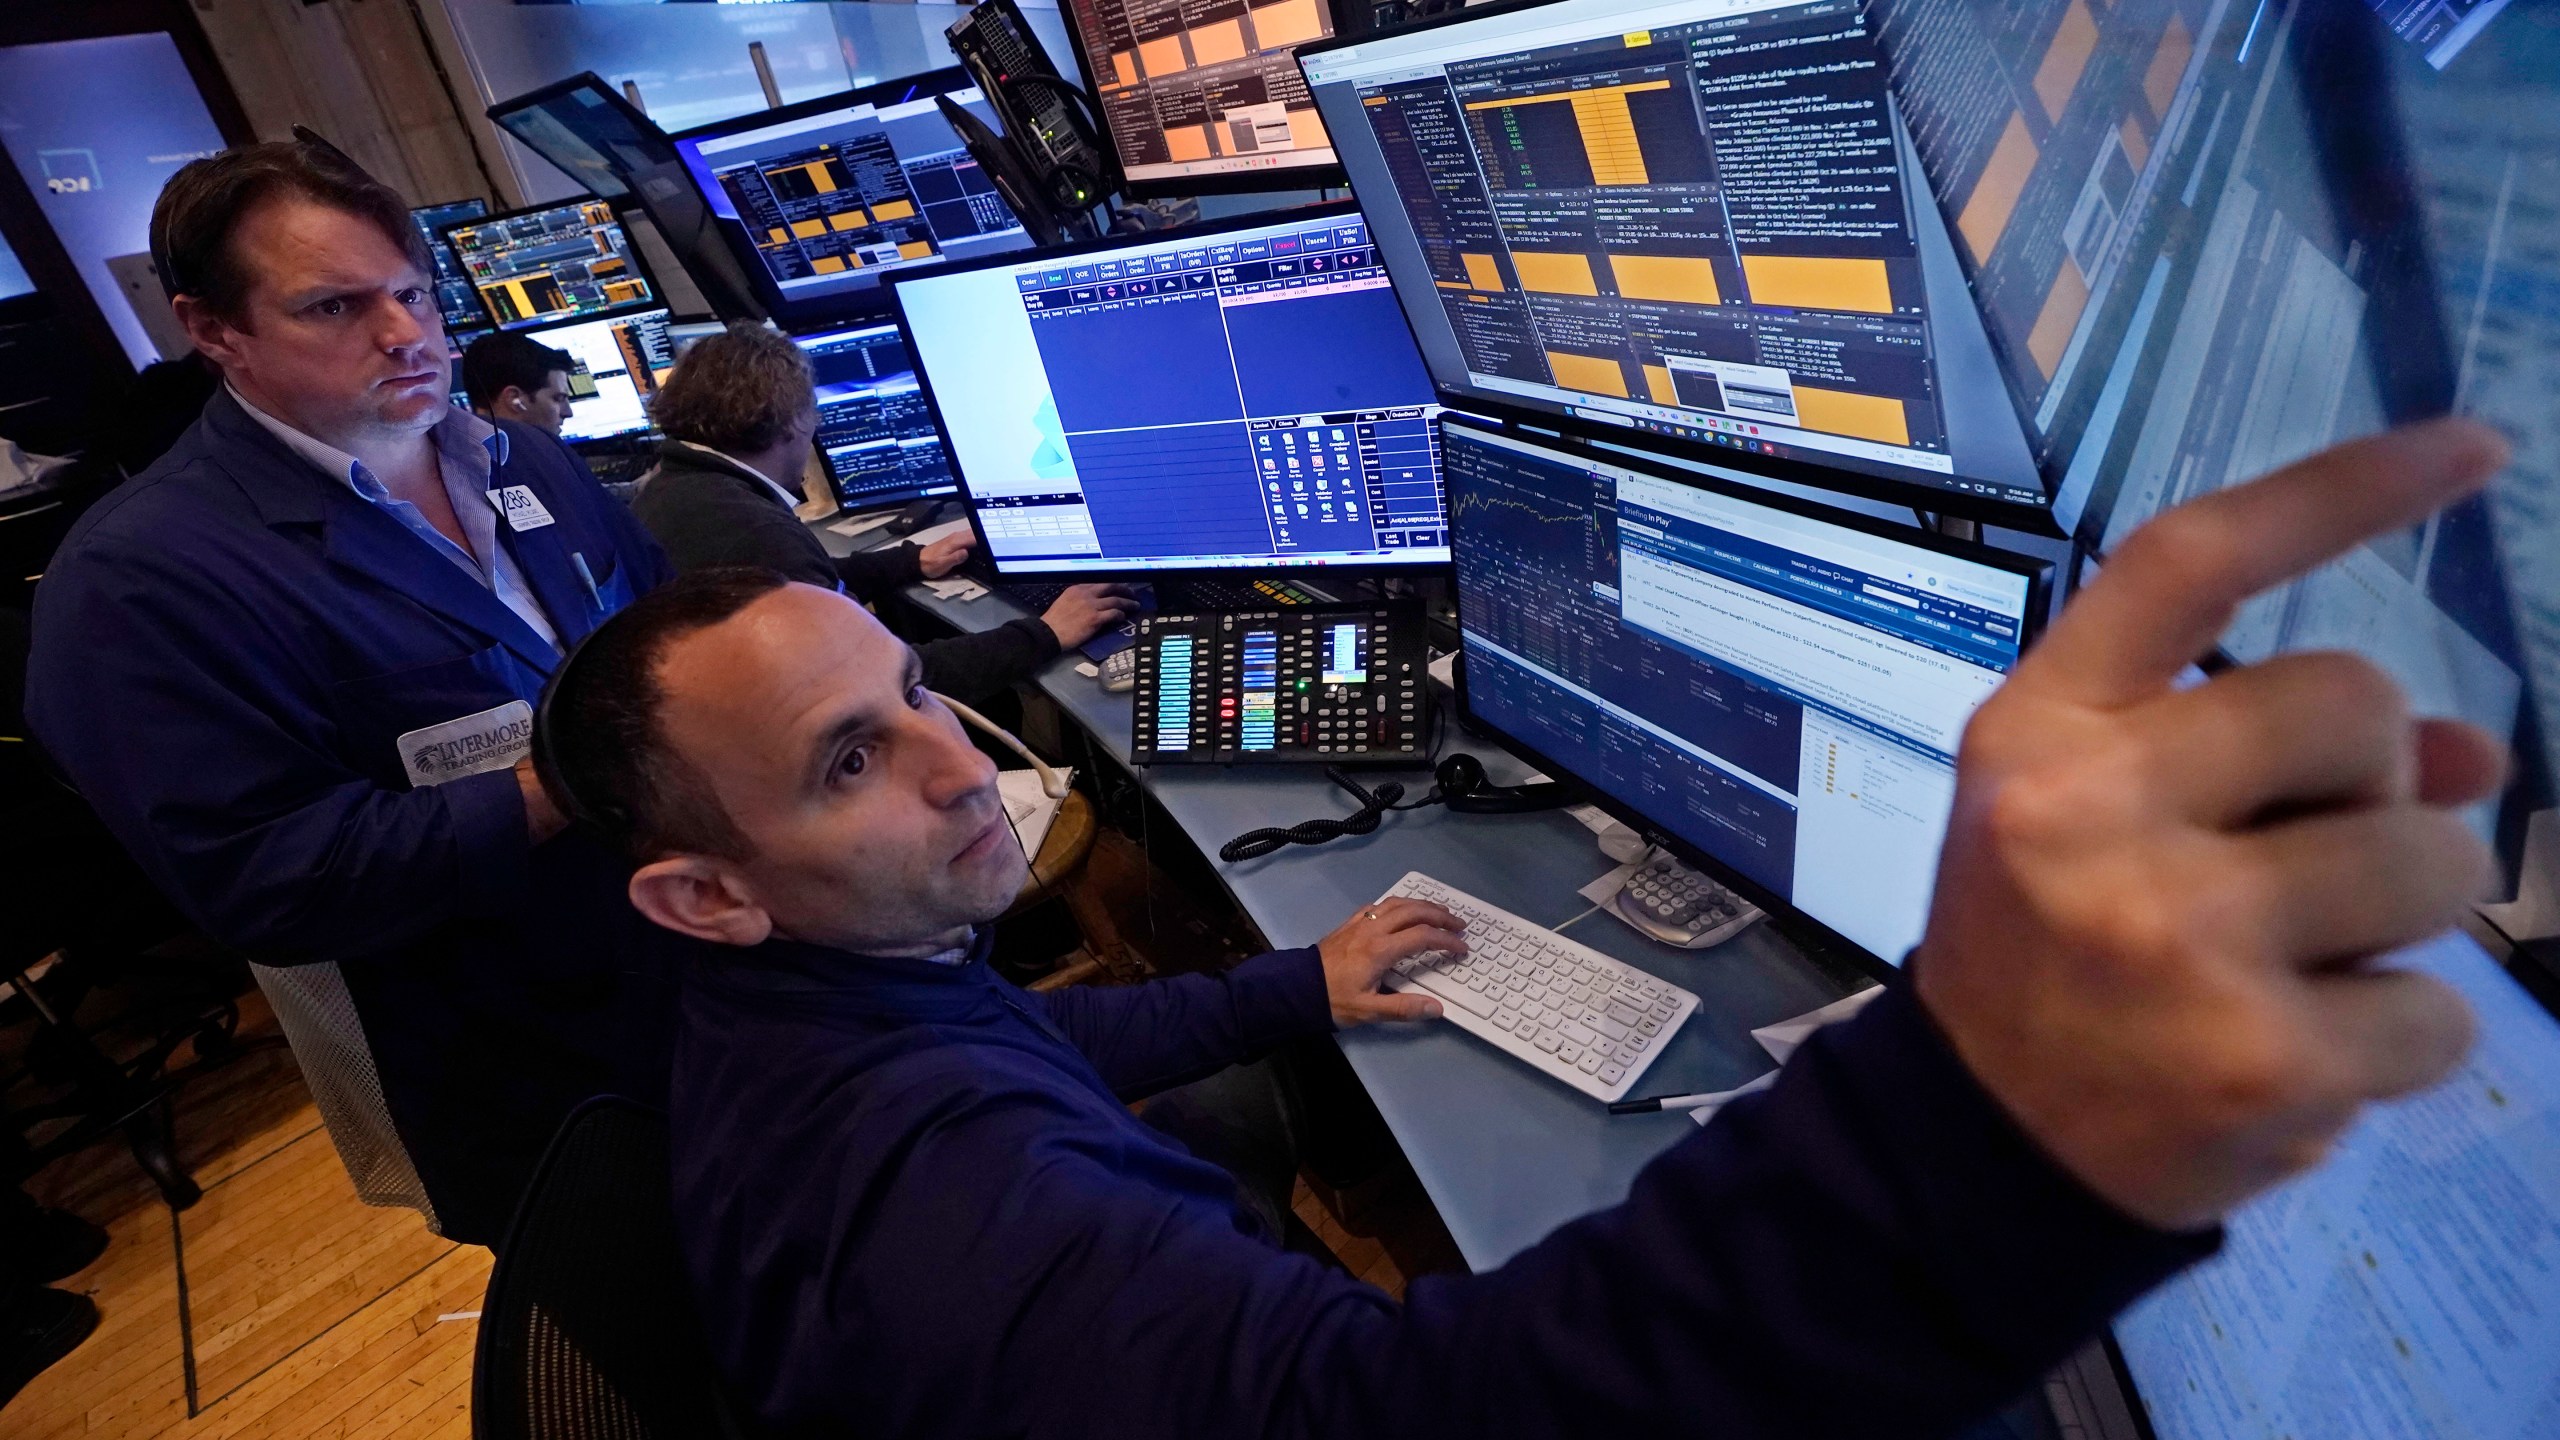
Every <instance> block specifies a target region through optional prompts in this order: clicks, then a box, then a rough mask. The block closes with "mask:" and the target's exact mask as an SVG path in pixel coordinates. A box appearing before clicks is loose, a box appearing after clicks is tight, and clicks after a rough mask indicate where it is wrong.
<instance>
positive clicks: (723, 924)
mask: <svg viewBox="0 0 2560 1440" xmlns="http://www.w3.org/2000/svg"><path fill="white" fill-rule="evenodd" d="M631 906H632V908H633V909H635V910H638V911H639V912H640V913H641V914H642V915H644V916H646V917H648V919H649V920H650V921H651V923H653V924H656V925H659V926H662V927H664V928H666V929H669V930H673V931H674V932H676V933H677V934H679V935H690V936H692V937H693V938H694V939H696V940H708V941H710V942H711V943H713V944H715V945H761V944H763V943H764V942H765V939H766V937H767V936H770V935H771V934H773V917H772V916H770V915H768V914H766V913H765V910H764V907H763V906H762V905H759V904H757V903H756V901H755V897H753V896H752V895H749V894H748V893H747V891H746V887H745V886H743V885H741V884H739V883H738V878H737V876H736V875H735V874H733V873H731V871H730V870H729V868H728V867H727V866H725V865H722V864H720V863H719V862H718V861H716V860H707V859H704V858H703V857H701V856H699V855H679V856H676V857H674V858H673V859H668V860H653V861H651V862H649V863H648V864H646V865H643V866H641V867H640V869H639V870H638V871H637V872H635V873H634V874H633V875H632V877H631Z"/></svg>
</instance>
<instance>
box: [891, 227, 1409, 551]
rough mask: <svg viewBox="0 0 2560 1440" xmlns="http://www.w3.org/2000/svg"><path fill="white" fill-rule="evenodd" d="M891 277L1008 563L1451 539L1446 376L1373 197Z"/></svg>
mask: <svg viewBox="0 0 2560 1440" xmlns="http://www.w3.org/2000/svg"><path fill="white" fill-rule="evenodd" d="M896 291H897V300H898V306H899V309H900V312H901V314H902V316H903V319H904V323H905V326H906V331H907V335H908V338H909V340H910V341H911V343H912V344H913V345H914V347H915V356H916V367H917V372H918V373H919V374H920V375H921V376H922V377H923V379H924V382H925V394H926V397H927V398H928V400H930V402H931V403H932V405H933V407H934V412H935V420H936V421H937V423H938V424H939V425H940V427H941V430H942V436H943V442H944V444H945V445H946V446H948V447H949V449H950V453H951V458H952V463H953V465H954V467H955V468H956V469H957V471H958V472H959V476H960V482H961V485H962V486H963V488H964V489H965V490H966V491H967V492H968V496H969V501H970V511H971V515H972V518H973V520H974V522H975V523H976V526H977V529H978V533H979V538H980V541H981V543H982V544H984V546H985V547H986V548H985V554H986V555H987V556H988V557H989V558H990V559H991V560H992V561H993V562H994V563H995V566H996V570H997V572H998V573H999V574H1003V575H1052V576H1077V575H1108V574H1115V573H1135V572H1140V571H1175V570H1232V569H1253V568H1273V567H1301V566H1318V565H1325V566H1351V567H1365V568H1379V567H1414V566H1419V565H1426V564H1436V563H1440V562H1444V561H1446V560H1447V559H1448V557H1449V548H1448V543H1449V542H1448V527H1447V521H1446V519H1445V512H1444V510H1443V507H1442V503H1441V492H1440V462H1439V444H1438V437H1437V434H1436V432H1435V430H1434V428H1433V425H1432V417H1433V414H1434V411H1435V407H1434V406H1433V403H1432V395H1431V382H1430V379H1429V377H1428V376H1426V375H1425V374H1424V373H1423V370H1422V361H1421V358H1420V357H1419V356H1417V355H1416V354H1415V353H1414V349H1413V338H1412V334H1411V332H1410V331H1408V330H1407V329H1406V328H1405V323H1404V317H1403V316H1402V315H1401V314H1400V313H1398V311H1397V309H1396V303H1395V298H1394V296H1393V295H1392V294H1391V293H1390V291H1389V288H1388V284H1387V279H1386V276H1385V274H1384V273H1383V272H1382V271H1381V270H1380V269H1379V266H1378V257H1377V252H1376V249H1375V248H1374V247H1373V246H1372V245H1371V243H1370V240H1369V230H1368V226H1367V225H1366V223H1365V222H1363V221H1362V219H1361V218H1360V213H1359V211H1357V210H1356V209H1353V208H1351V207H1349V206H1345V205H1331V206H1317V207H1310V208H1309V209H1307V210H1304V211H1298V212H1292V213H1291V216H1290V218H1287V219H1281V220H1274V219H1272V218H1271V217H1269V216H1254V217H1250V218H1248V219H1245V220H1240V221H1236V222H1232V223H1228V224H1224V225H1216V226H1207V227H1201V228H1198V229H1193V230H1187V231H1184V232H1182V233H1180V234H1179V235H1176V236H1173V237H1171V238H1165V239H1152V240H1147V239H1133V240H1123V241H1115V242H1110V243H1106V244H1103V245H1098V246H1086V247H1080V248H1078V249H1073V250H1067V251H1060V252H1050V253H1045V254H1042V255H1039V256H1035V257H1032V258H1029V259H1022V260H1012V259H1007V260H1002V261H997V262H991V263H986V264H980V265H973V266H967V267H953V268H951V269H947V270H942V271H937V272H934V273H932V274H927V275H919V276H916V277H914V278H912V279H906V280H901V281H899V282H898V284H897V287H896Z"/></svg>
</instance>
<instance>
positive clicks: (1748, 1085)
mask: <svg viewBox="0 0 2560 1440" xmlns="http://www.w3.org/2000/svg"><path fill="white" fill-rule="evenodd" d="M1778 1074H1779V1072H1777V1071H1775V1070H1771V1071H1769V1072H1767V1073H1766V1074H1764V1075H1762V1076H1761V1077H1760V1078H1759V1079H1757V1080H1745V1081H1744V1082H1742V1083H1741V1084H1739V1085H1736V1086H1734V1087H1733V1088H1732V1089H1730V1090H1711V1091H1709V1092H1707V1093H1706V1094H1704V1095H1647V1096H1645V1097H1644V1098H1643V1099H1641V1100H1612V1101H1610V1102H1609V1113H1610V1114H1612V1115H1650V1114H1652V1113H1653V1112H1654V1111H1657V1110H1713V1109H1715V1108H1716V1107H1717V1106H1719V1105H1722V1104H1724V1103H1725V1102H1726V1101H1728V1100H1739V1099H1741V1098H1742V1097H1743V1096H1745V1095H1751V1094H1756V1093H1758V1092H1760V1091H1762V1090H1766V1089H1768V1088H1769V1087H1770V1086H1772V1085H1775V1084H1777V1083H1778Z"/></svg>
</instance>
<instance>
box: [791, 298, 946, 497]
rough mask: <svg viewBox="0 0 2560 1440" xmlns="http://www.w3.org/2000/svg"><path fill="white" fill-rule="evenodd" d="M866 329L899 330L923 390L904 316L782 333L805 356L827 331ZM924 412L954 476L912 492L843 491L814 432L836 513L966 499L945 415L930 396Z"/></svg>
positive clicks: (812, 448)
mask: <svg viewBox="0 0 2560 1440" xmlns="http://www.w3.org/2000/svg"><path fill="white" fill-rule="evenodd" d="M865 330H894V331H896V332H897V334H898V342H899V343H900V344H902V345H904V346H906V347H907V361H908V363H909V364H911V365H915V375H916V388H917V389H918V390H919V391H921V390H922V389H923V388H924V367H923V366H922V365H921V364H916V358H915V356H916V347H915V341H914V339H913V338H912V337H910V336H909V335H908V334H907V326H906V322H905V320H904V318H903V317H900V316H897V315H894V314H893V315H861V316H855V317H853V318H850V319H844V320H831V321H826V322H817V321H811V322H808V323H805V324H799V325H793V326H790V327H787V328H785V329H784V330H783V332H782V334H783V338H785V339H787V340H789V341H790V342H791V347H792V348H793V349H795V350H798V351H799V352H800V353H801V355H802V356H804V357H805V356H807V355H808V353H809V351H808V348H807V346H806V344H805V343H804V342H806V341H809V340H814V339H817V338H819V337H820V336H825V335H840V334H854V333H858V332H861V331H865ZM925 412H926V413H927V414H928V415H932V416H933V443H935V444H936V445H939V446H941V447H942V458H943V462H944V463H945V464H947V465H949V466H950V467H951V479H950V481H949V484H948V487H947V488H945V487H939V486H938V487H935V488H934V489H932V490H917V491H914V492H912V493H905V492H894V491H893V492H891V493H890V494H887V495H865V496H863V497H861V498H860V499H855V498H853V497H851V496H848V495H846V494H845V493H844V487H843V486H842V485H840V484H838V483H837V481H836V472H835V467H834V466H832V465H829V464H828V463H827V451H826V447H825V446H823V445H820V444H819V443H818V437H817V436H816V435H814V434H812V435H811V436H810V437H809V452H810V453H811V454H812V455H815V456H816V457H817V458H818V473H820V474H822V475H824V476H826V477H827V493H828V494H829V495H830V496H832V497H834V499H835V502H836V513H837V514H843V513H844V512H846V511H848V510H850V511H857V512H859V511H870V510H890V509H895V508H897V507H899V506H903V505H912V504H914V503H916V502H917V501H919V500H951V499H961V500H964V501H965V499H966V497H967V495H968V489H967V487H965V486H964V485H962V484H961V483H960V466H959V463H958V462H957V461H954V460H953V459H952V458H951V440H950V437H949V436H947V435H945V434H944V433H943V431H942V417H941V416H940V415H939V414H936V413H934V409H933V402H932V401H931V400H930V399H928V400H926V402H925ZM979 539H980V541H981V543H983V542H984V540H985V537H984V536H980V537H979Z"/></svg>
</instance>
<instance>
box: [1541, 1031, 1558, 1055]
mask: <svg viewBox="0 0 2560 1440" xmlns="http://www.w3.org/2000/svg"><path fill="white" fill-rule="evenodd" d="M1558 1043H1559V1042H1558V1041H1557V1040H1556V1037H1554V1036H1553V1035H1540V1036H1539V1037H1538V1040H1537V1045H1538V1048H1539V1049H1541V1050H1544V1051H1545V1052H1547V1053H1548V1054H1550V1055H1553V1054H1554V1053H1556V1046H1557V1044H1558Z"/></svg>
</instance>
